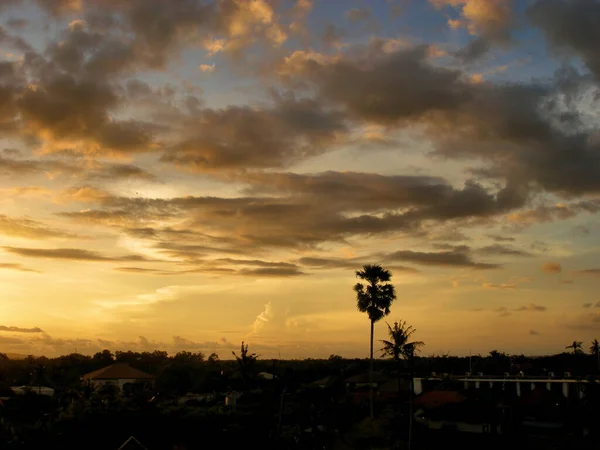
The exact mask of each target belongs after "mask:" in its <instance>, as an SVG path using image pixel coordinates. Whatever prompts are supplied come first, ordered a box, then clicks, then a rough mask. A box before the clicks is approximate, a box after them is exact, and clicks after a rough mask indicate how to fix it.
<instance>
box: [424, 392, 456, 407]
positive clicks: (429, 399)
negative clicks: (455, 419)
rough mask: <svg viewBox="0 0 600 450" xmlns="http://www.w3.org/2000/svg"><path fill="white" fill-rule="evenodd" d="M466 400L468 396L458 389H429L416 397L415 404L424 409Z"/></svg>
mask: <svg viewBox="0 0 600 450" xmlns="http://www.w3.org/2000/svg"><path fill="white" fill-rule="evenodd" d="M465 400H466V397H465V396H463V395H461V394H460V393H458V392H456V391H429V392H425V393H423V394H421V395H419V396H418V397H417V398H415V405H416V406H418V407H420V408H424V409H433V408H437V407H439V406H443V405H448V404H450V403H461V402H463V401H465Z"/></svg>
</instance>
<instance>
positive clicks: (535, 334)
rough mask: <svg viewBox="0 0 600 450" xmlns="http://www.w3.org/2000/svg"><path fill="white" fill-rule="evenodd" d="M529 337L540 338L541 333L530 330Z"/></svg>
mask: <svg viewBox="0 0 600 450" xmlns="http://www.w3.org/2000/svg"><path fill="white" fill-rule="evenodd" d="M529 335H530V336H539V335H540V332H539V331H536V330H529Z"/></svg>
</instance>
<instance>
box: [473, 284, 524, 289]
mask: <svg viewBox="0 0 600 450" xmlns="http://www.w3.org/2000/svg"><path fill="white" fill-rule="evenodd" d="M481 287H483V288H484V289H498V290H507V289H516V288H517V285H516V284H495V283H483V284H482V285H481Z"/></svg>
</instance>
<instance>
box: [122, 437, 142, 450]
mask: <svg viewBox="0 0 600 450" xmlns="http://www.w3.org/2000/svg"><path fill="white" fill-rule="evenodd" d="M118 450H148V449H147V448H146V447H144V446H143V445H142V444H141V442H140V441H138V440H137V439H136V438H135V437H133V436H131V437H130V438H129V439H127V440H126V441H125V442H124V443H123V445H121V446H120V447H119V449H118Z"/></svg>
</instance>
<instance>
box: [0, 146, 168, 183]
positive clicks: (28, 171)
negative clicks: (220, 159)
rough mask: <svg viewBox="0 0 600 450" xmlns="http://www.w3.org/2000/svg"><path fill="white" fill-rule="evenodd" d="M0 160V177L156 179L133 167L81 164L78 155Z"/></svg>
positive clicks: (105, 163) (63, 153) (106, 163)
mask: <svg viewBox="0 0 600 450" xmlns="http://www.w3.org/2000/svg"><path fill="white" fill-rule="evenodd" d="M7 155H8V157H2V156H0V174H5V175H15V176H21V175H29V176H31V175H43V176H44V177H46V178H47V177H50V178H56V177H60V176H61V175H64V176H67V177H69V178H79V179H83V180H126V179H141V180H149V181H153V180H155V179H156V177H155V175H153V174H151V173H149V172H147V171H146V170H144V169H141V168H140V167H137V166H135V165H132V164H116V163H109V162H100V161H96V160H90V159H87V160H80V159H78V158H77V154H73V153H70V152H62V153H61V152H56V153H55V154H54V156H55V157H54V158H48V157H39V158H37V159H20V158H14V157H13V156H14V155H10V154H7Z"/></svg>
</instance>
